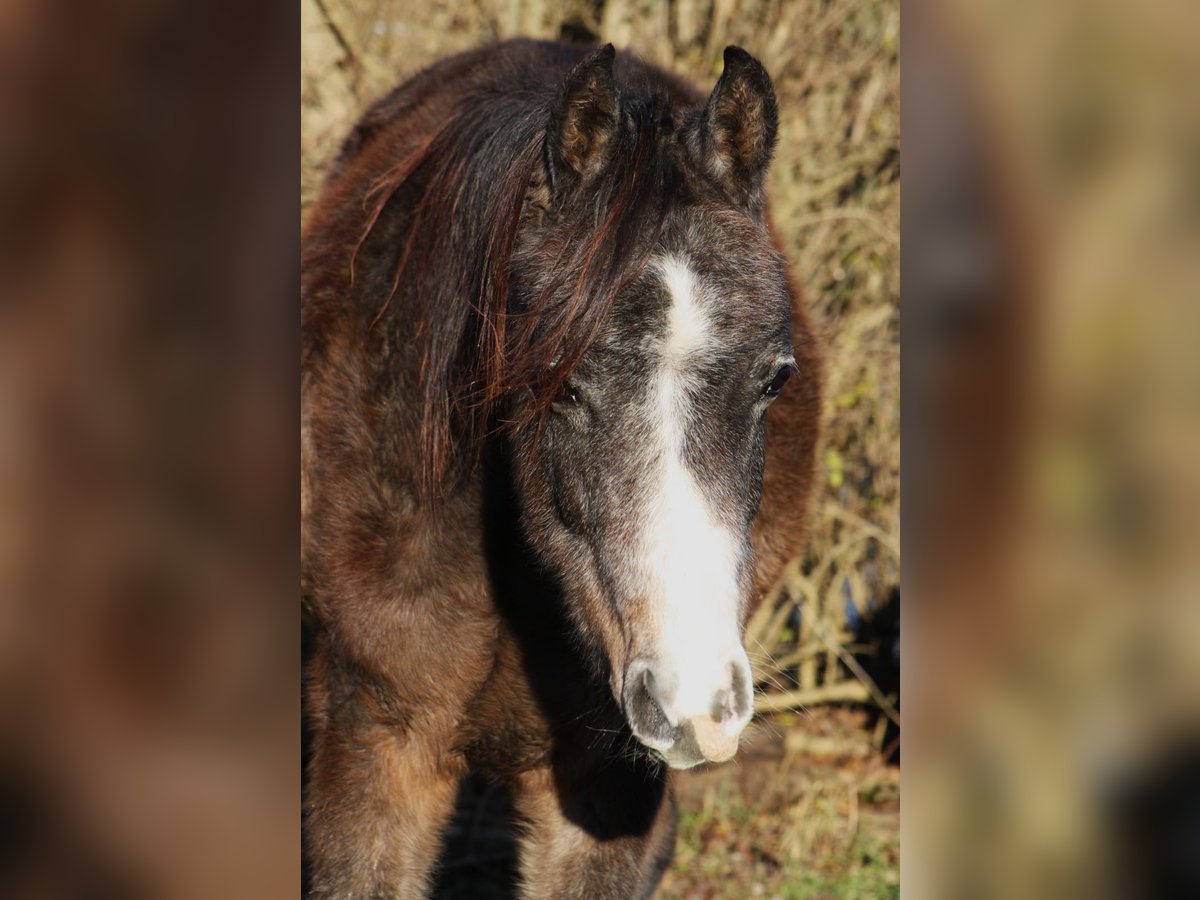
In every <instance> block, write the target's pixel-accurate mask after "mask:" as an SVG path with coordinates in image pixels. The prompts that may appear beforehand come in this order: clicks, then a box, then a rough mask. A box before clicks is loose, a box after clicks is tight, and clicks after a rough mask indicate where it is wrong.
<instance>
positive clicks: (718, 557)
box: [638, 256, 744, 725]
mask: <svg viewBox="0 0 1200 900" xmlns="http://www.w3.org/2000/svg"><path fill="white" fill-rule="evenodd" d="M654 269H655V271H656V272H657V274H658V275H659V277H660V278H661V279H662V282H663V284H664V286H665V287H666V289H667V293H668V296H669V298H670V308H669V311H668V314H667V330H666V334H665V336H664V339H663V343H662V348H661V353H660V357H659V361H658V369H657V372H656V373H655V376H654V378H655V382H654V386H653V388H652V390H651V396H650V400H649V404H648V408H647V409H648V414H649V415H650V416H652V417H653V422H652V427H651V429H650V432H651V434H652V435H653V439H652V440H653V447H652V448H649V449H650V450H651V452H653V454H654V456H655V458H656V459H657V460H658V462H657V471H656V472H655V474H654V476H653V481H652V482H651V483H650V485H649V491H648V500H649V502H648V504H647V507H646V513H647V514H646V517H645V520H644V523H643V525H642V531H641V535H640V540H639V548H638V557H639V568H640V573H639V574H640V576H641V577H642V578H643V579H644V580H645V588H646V595H647V598H648V601H649V603H650V615H651V620H652V622H653V625H652V628H653V631H654V635H653V637H652V643H653V649H652V651H651V652H653V653H654V654H655V656H656V657H657V659H658V660H659V667H658V672H659V675H660V677H661V678H665V680H667V681H668V682H672V681H673V682H674V683H665V684H660V685H659V690H660V693H661V696H660V699H662V700H663V707H664V709H663V711H664V712H665V713H666V715H667V718H668V720H670V721H671V724H672V725H674V724H677V723H678V721H679V720H680V719H682V718H685V717H689V716H695V715H704V714H708V713H709V711H710V710H711V708H712V701H713V697H714V696H715V695H716V694H717V692H718V691H720V690H722V689H724V688H726V687H728V686H729V684H728V665H729V663H730V662H732V661H733V659H734V658H735V657H739V655H740V658H741V659H744V651H743V650H742V648H741V641H740V637H739V634H738V607H739V596H740V591H739V585H738V575H737V572H738V564H739V561H740V554H741V549H740V548H741V542H740V541H739V539H738V537H737V535H735V534H734V532H733V531H732V530H731V529H730V528H728V527H727V526H725V525H723V524H722V523H721V522H720V521H719V518H718V516H717V515H716V513H715V510H714V509H713V508H712V504H711V502H710V501H709V499H708V498H707V497H706V496H705V494H704V491H703V490H702V488H701V486H700V485H699V483H698V482H697V480H696V477H695V475H694V474H693V472H692V471H691V470H690V469H689V468H688V465H687V463H686V461H685V459H684V444H685V440H686V436H687V433H688V429H689V416H690V409H689V407H690V399H689V388H691V387H692V386H693V384H694V378H693V375H692V372H693V371H694V370H695V367H696V361H697V358H698V357H699V356H702V355H703V354H705V352H706V351H708V350H710V349H711V347H712V345H713V343H714V335H713V330H712V327H711V321H710V317H709V314H708V311H707V309H706V304H707V303H711V302H714V300H715V299H716V298H713V297H711V296H708V295H707V294H706V293H705V287H704V285H703V284H701V283H700V281H699V279H698V278H697V277H696V274H695V272H694V271H693V270H692V269H691V267H690V266H689V265H688V263H687V261H686V260H684V259H681V258H680V257H677V256H664V257H660V258H658V259H656V260H655V262H654Z"/></svg>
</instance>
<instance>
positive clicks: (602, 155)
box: [546, 44, 617, 192]
mask: <svg viewBox="0 0 1200 900" xmlns="http://www.w3.org/2000/svg"><path fill="white" fill-rule="evenodd" d="M615 55H616V51H615V50H613V45H612V44H605V45H604V46H603V47H601V48H600V49H599V50H596V51H594V52H593V53H591V54H589V55H588V56H587V57H585V58H584V59H583V60H582V61H581V62H580V63H579V64H578V65H576V66H575V68H574V69H572V70H571V71H570V73H569V74H568V75H567V79H566V81H565V82H564V84H563V87H562V91H561V92H560V93H559V96H558V101H557V103H556V104H555V107H554V111H553V112H552V113H551V115H550V125H549V128H548V129H547V132H546V164H547V168H548V169H549V174H550V188H551V190H552V191H555V192H557V191H559V190H561V189H562V188H563V187H564V186H566V185H568V184H572V183H576V182H578V181H582V180H587V179H588V178H589V177H591V176H592V175H594V174H595V172H596V171H597V170H598V169H600V167H602V166H603V165H604V163H605V162H606V161H607V159H608V152H609V149H610V148H611V146H612V143H613V138H614V137H615V135H616V132H617V89H616V85H615V84H614V83H613V57H614V56H615Z"/></svg>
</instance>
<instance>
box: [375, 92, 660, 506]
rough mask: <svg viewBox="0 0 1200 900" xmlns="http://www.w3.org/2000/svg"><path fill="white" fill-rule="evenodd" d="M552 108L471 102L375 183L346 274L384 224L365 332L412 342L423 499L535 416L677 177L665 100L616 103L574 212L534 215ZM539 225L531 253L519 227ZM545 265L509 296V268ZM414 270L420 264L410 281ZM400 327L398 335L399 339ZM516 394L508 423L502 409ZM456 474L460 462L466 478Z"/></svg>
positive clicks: (538, 209) (646, 243) (516, 100)
mask: <svg viewBox="0 0 1200 900" xmlns="http://www.w3.org/2000/svg"><path fill="white" fill-rule="evenodd" d="M555 100H556V96H555V95H554V94H553V93H549V92H545V91H543V92H540V93H539V92H537V91H535V90H523V91H512V90H509V91H504V92H501V91H499V90H496V89H490V90H477V91H475V92H474V93H473V94H471V95H469V96H468V97H467V98H466V99H465V101H464V102H462V103H461V104H460V105H459V106H458V107H457V109H455V110H454V112H453V113H452V114H451V116H450V117H449V118H448V119H447V120H446V121H445V122H444V123H443V124H442V125H441V127H440V128H439V129H438V130H437V131H435V132H434V133H433V134H432V135H431V136H429V137H427V138H426V139H424V140H422V141H421V142H420V143H419V144H418V145H417V146H416V147H415V148H414V149H412V150H411V151H410V152H409V153H408V154H407V155H405V156H404V158H403V159H401V160H400V161H399V162H398V163H397V164H396V165H395V166H394V167H393V168H392V169H391V170H390V171H388V172H387V173H386V174H385V175H384V176H383V177H382V178H380V179H379V180H377V181H376V182H375V183H374V184H373V185H372V187H371V190H370V191H369V192H368V195H367V197H366V198H365V199H364V204H369V206H368V216H367V219H366V224H365V226H364V228H363V231H362V233H361V234H360V235H359V239H358V242H357V245H356V247H355V252H354V257H353V258H352V261H351V278H352V279H353V277H354V274H353V273H354V266H355V262H356V261H357V257H358V255H359V253H360V251H361V250H362V248H363V247H364V245H365V244H366V243H367V242H368V241H370V240H371V239H372V237H373V235H374V233H375V232H376V231H377V230H379V226H380V224H381V222H382V220H384V219H385V218H390V219H394V220H395V222H396V223H397V227H396V228H395V230H389V232H388V234H387V240H388V241H391V242H392V246H393V247H394V250H393V253H392V257H391V260H390V263H389V266H390V280H389V283H390V291H388V292H386V294H385V295H384V296H381V297H374V296H373V297H371V298H370V299H369V301H368V302H369V303H373V304H376V308H374V309H370V310H368V311H367V313H368V314H367V319H368V321H369V322H370V327H371V329H376V328H382V329H387V330H389V331H392V332H394V333H395V335H396V336H397V339H399V333H400V332H399V329H400V328H401V327H402V328H403V333H405V334H407V335H409V336H410V337H409V339H410V340H411V339H412V338H411V336H412V335H416V340H417V342H418V345H419V352H420V359H421V365H420V395H419V397H417V398H415V402H414V406H417V407H419V408H420V409H421V411H422V415H421V421H420V439H419V440H420V446H421V447H422V448H423V468H422V477H421V485H422V487H423V489H424V492H425V493H426V495H427V496H428V497H429V498H434V497H437V496H438V495H439V494H440V493H441V492H442V491H443V490H444V489H445V488H446V486H447V482H448V480H450V479H451V478H452V476H453V473H454V472H455V470H456V468H457V467H458V463H459V462H467V463H469V461H470V460H472V459H474V458H475V456H476V455H477V454H478V451H479V449H480V447H481V445H482V442H483V440H484V439H485V438H486V437H487V435H488V434H490V433H492V432H493V431H494V430H495V429H497V428H520V427H525V426H528V425H531V424H534V421H533V420H535V419H537V418H538V417H540V416H541V415H543V414H544V413H545V412H546V410H547V409H548V408H549V405H550V403H551V401H552V400H553V398H554V397H555V395H556V394H557V393H558V392H559V390H561V387H562V384H563V381H564V380H565V379H566V378H567V377H568V376H569V375H570V373H571V371H572V369H573V368H574V367H575V365H576V364H577V363H578V361H579V359H580V358H581V357H582V356H583V354H584V353H585V351H586V350H587V348H588V345H589V343H590V342H591V340H592V339H593V337H594V336H595V334H596V330H597V327H598V326H599V324H600V322H601V321H603V319H604V317H605V314H606V312H607V311H608V309H609V307H610V305H611V303H612V300H613V298H614V297H615V296H616V294H617V293H618V292H619V291H620V290H621V288H622V287H623V286H624V285H625V284H627V283H628V282H629V280H631V279H632V278H633V277H635V276H636V274H637V272H638V271H639V270H640V269H641V268H642V266H643V265H644V264H645V262H646V258H647V255H648V252H649V250H650V248H651V247H652V246H653V243H654V240H655V239H656V237H657V236H658V234H659V233H660V231H661V229H662V227H663V222H664V219H665V217H666V214H667V211H668V210H669V209H670V208H671V206H672V204H673V203H674V202H675V200H676V198H677V196H678V194H679V190H680V187H681V185H682V178H681V176H680V173H679V170H678V165H677V161H676V160H674V159H673V158H672V156H671V153H670V152H669V149H668V147H667V144H666V142H664V140H663V138H665V137H668V136H669V135H670V134H671V132H672V130H673V129H674V127H675V124H674V123H673V121H672V119H671V116H670V106H669V101H668V99H667V98H666V97H665V96H663V95H661V94H658V93H649V94H643V95H626V96H624V97H622V101H621V119H622V127H621V128H620V129H619V133H618V135H617V138H616V139H617V142H618V143H617V146H616V147H615V148H614V152H613V157H612V158H613V159H614V160H615V163H614V164H613V165H611V166H609V167H607V168H606V169H605V170H604V171H603V172H601V173H600V174H599V175H598V176H597V179H596V181H595V182H594V183H593V184H591V185H589V188H588V191H587V194H586V195H585V197H584V198H583V199H584V201H585V202H583V203H579V204H577V205H573V204H571V203H564V204H561V207H560V208H547V206H548V203H549V201H548V197H549V196H550V194H549V191H548V190H547V186H546V184H545V181H546V177H545V160H544V158H543V155H544V153H545V149H544V147H545V131H546V125H547V123H548V122H549V119H550V116H551V110H552V107H553V104H554V101H555ZM541 219H549V220H551V221H552V222H553V225H552V226H551V227H550V228H549V229H548V230H546V231H544V233H543V234H541V236H540V238H539V239H538V240H537V241H536V242H534V241H532V240H531V239H529V238H526V239H525V240H523V241H519V240H518V236H519V234H520V233H521V229H522V226H523V225H534V226H536V225H537V224H538V222H539V220H541ZM535 256H540V257H542V258H544V259H549V260H550V261H551V271H553V272H554V273H555V276H554V278H553V279H552V280H550V281H547V282H545V283H542V284H538V285H534V286H529V287H532V288H533V291H532V292H531V293H529V294H527V296H526V297H525V298H524V299H523V300H522V299H519V298H517V297H516V296H514V292H513V290H512V287H513V276H514V270H516V269H519V268H520V264H521V260H522V258H526V259H528V258H532V257H535ZM416 259H421V260H426V261H430V260H431V261H434V263H433V266H432V271H428V272H417V271H415V267H414V266H413V265H412V264H413V261H414V260H416ZM401 323H403V326H401ZM517 391H526V392H529V395H530V398H531V399H532V403H526V404H522V405H521V409H522V410H523V412H522V413H521V414H520V415H517V416H513V415H512V414H511V413H509V412H508V411H507V410H506V409H505V400H506V398H508V397H510V396H511V395H512V394H513V393H514V392H517ZM468 467H469V465H468Z"/></svg>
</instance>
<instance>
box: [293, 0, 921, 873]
mask: <svg viewBox="0 0 1200 900" xmlns="http://www.w3.org/2000/svg"><path fill="white" fill-rule="evenodd" d="M301 10H302V27H303V32H302V34H303V37H302V63H301V86H302V94H301V96H302V110H301V158H302V177H301V191H300V193H301V204H302V206H304V207H306V206H307V205H308V204H309V203H311V201H312V199H313V197H314V195H315V193H316V191H317V190H318V188H319V184H320V179H321V173H322V172H323V169H324V166H325V165H326V164H327V161H328V160H329V158H330V156H331V154H332V153H333V152H334V151H335V149H336V147H337V146H338V144H339V142H340V140H341V138H342V136H343V135H344V134H345V132H346V131H347V130H348V129H349V127H350V125H351V124H352V123H353V121H354V119H355V118H356V117H357V115H358V114H359V113H360V112H361V111H362V109H363V108H364V107H365V106H366V104H367V103H369V102H370V101H371V100H373V99H375V98H376V97H378V96H380V95H382V94H383V93H385V92H386V91H387V90H389V89H390V88H391V87H393V86H394V85H395V84H396V83H397V82H399V81H400V80H402V79H404V78H406V77H408V76H409V75H411V74H413V73H414V72H416V71H417V70H418V69H420V68H422V67H423V66H425V65H427V64H429V63H430V62H432V61H434V60H435V59H437V58H438V57H441V56H443V55H445V54H448V53H453V52H456V51H459V50H464V49H467V48H469V47H472V46H475V45H477V44H479V43H481V42H484V41H489V40H495V39H501V38H506V37H512V36H515V35H528V36H532V37H542V38H567V39H577V40H578V39H583V40H592V39H597V38H600V37H601V36H602V39H603V40H609V41H612V42H613V43H615V44H616V45H617V46H618V47H622V48H625V49H629V50H632V51H634V52H636V53H639V54H640V55H642V56H643V57H645V58H647V59H649V60H651V61H654V62H656V63H658V64H661V65H663V66H665V67H666V68H669V69H672V70H674V71H676V72H678V73H680V74H682V75H684V76H686V77H688V78H690V79H691V80H693V81H694V82H695V83H697V84H698V85H701V86H705V87H707V86H708V85H710V84H711V83H712V82H713V81H714V79H715V77H716V76H717V74H719V71H720V65H721V62H720V61H721V52H722V50H723V48H724V46H725V45H726V44H729V43H736V44H740V45H741V46H743V47H745V48H746V49H748V50H749V51H750V52H752V53H754V54H755V55H756V56H757V57H758V58H759V59H760V60H762V62H763V63H764V65H766V67H767V69H768V71H770V72H771V74H772V76H773V78H774V79H775V85H776V90H777V93H778V96H779V101H780V111H781V117H782V122H781V137H780V142H779V150H778V154H777V157H776V162H775V163H774V166H773V169H772V172H771V180H770V193H771V198H772V211H773V217H774V221H775V226H776V229H777V231H778V233H779V235H780V236H781V238H782V240H783V243H784V246H785V248H786V249H787V251H788V253H789V255H790V257H791V259H792V261H793V263H794V267H795V271H796V273H797V276H798V278H799V280H800V281H801V283H802V284H803V285H804V287H805V289H806V292H807V295H808V299H809V302H810V304H811V307H812V309H813V312H814V314H815V318H816V321H817V323H818V326H819V328H820V329H821V332H822V334H823V337H824V340H825V346H826V347H827V360H828V371H827V394H826V400H825V410H824V413H825V414H824V428H825V434H824V440H823V443H822V449H821V451H820V463H819V464H820V467H821V475H822V477H821V479H820V490H819V491H818V492H817V495H816V497H815V498H814V502H813V516H812V538H811V541H810V546H809V551H808V554H807V556H806V557H805V558H803V559H800V560H796V561H795V563H794V564H793V566H792V567H791V568H790V569H789V571H788V573H787V576H786V577H785V579H784V580H783V582H782V583H781V584H780V585H779V588H778V590H777V591H775V592H774V594H773V595H772V597H771V598H770V601H769V602H768V603H767V604H765V605H764V607H763V609H762V611H761V612H760V614H759V615H758V616H756V618H755V620H754V621H753V622H752V623H751V629H750V637H749V640H748V642H747V645H748V647H750V649H751V651H752V656H753V657H754V662H755V666H756V670H757V674H758V678H759V684H760V689H761V690H762V691H763V693H762V694H761V695H760V706H761V707H762V708H763V709H764V711H765V710H772V711H774V710H779V709H786V708H797V707H799V708H800V709H801V715H804V713H803V707H804V706H810V705H814V704H816V703H819V702H821V701H823V700H825V699H833V700H843V701H844V700H855V701H878V702H880V703H881V704H882V705H883V706H884V707H885V708H886V707H888V706H889V705H890V700H889V699H888V698H884V697H880V696H878V695H879V692H878V691H876V690H873V688H872V687H871V686H868V685H865V684H864V682H863V680H862V679H860V677H859V675H860V674H862V673H860V672H855V671H854V666H853V655H852V652H850V651H854V650H855V648H853V647H850V648H849V651H848V650H847V644H848V642H849V641H850V640H851V637H852V635H851V629H850V627H849V623H848V618H852V617H854V616H855V615H861V616H865V617H869V616H870V615H871V613H872V612H873V611H874V610H876V609H878V608H879V607H880V606H881V605H882V603H883V601H884V600H885V599H886V598H887V597H888V595H889V593H890V592H891V591H892V590H893V589H895V588H896V587H897V586H898V584H899V571H900V547H899V544H900V542H899V528H900V516H899V500H900V497H899V489H900V486H899V470H900V366H899V360H900V351H899V337H900V334H899V328H900V317H899V309H900V303H899V300H900V247H899V225H900V197H899V190H900V188H899V135H900V110H899V3H898V2H897V0H853V2H851V0H824V2H789V0H666V2H659V0H564V2H560V3H551V2H548V0H430V2H421V3H416V2H413V0H407V2H406V0H302V2H301ZM848 613H849V616H848ZM848 663H849V664H848ZM888 713H889V714H892V713H894V710H888ZM801 721H803V720H801ZM805 728H807V724H805ZM882 734H883V730H882V729H877V730H876V733H875V736H874V738H873V739H874V740H875V741H876V742H877V743H876V745H875V748H876V749H878V748H879V745H878V741H880V740H881V739H882ZM793 799H794V798H793ZM797 802H799V801H797ZM685 824H686V822H685ZM764 827H767V826H764ZM771 827H773V826H771ZM688 840H689V838H688V832H687V829H686V827H685V831H684V842H683V850H682V852H683V854H684V856H686V853H687V847H688V846H689V844H688ZM888 840H891V838H890V837H889V838H888ZM889 846H890V845H889ZM847 852H849V851H847ZM889 852H890V851H889ZM677 868H678V867H677ZM846 871H847V872H848V871H850V870H849V869H847V870H846ZM689 890H690V888H689ZM863 890H866V888H863ZM821 892H822V891H821V890H818V889H817V888H816V887H813V888H812V890H810V891H807V892H806V893H805V895H806V896H811V895H814V894H820V893H821ZM668 893H669V892H668ZM834 893H835V894H837V895H838V896H853V895H864V896H869V895H871V892H870V891H867V893H865V894H864V893H862V891H860V890H859V889H857V888H855V887H854V886H853V885H851V884H850V883H849V882H848V881H847V882H845V883H844V884H843V885H842V888H841V889H840V893H839V892H838V891H836V890H835V891H834ZM693 895H695V894H689V896H693ZM713 896H716V895H713ZM779 896H798V895H797V894H795V893H788V892H786V891H785V892H784V893H781V894H779Z"/></svg>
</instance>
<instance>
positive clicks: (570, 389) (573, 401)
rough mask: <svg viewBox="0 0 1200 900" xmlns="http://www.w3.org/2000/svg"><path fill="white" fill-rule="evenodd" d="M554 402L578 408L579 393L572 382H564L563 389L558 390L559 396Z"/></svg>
mask: <svg viewBox="0 0 1200 900" xmlns="http://www.w3.org/2000/svg"><path fill="white" fill-rule="evenodd" d="M554 402H555V403H556V404H559V405H562V406H578V405H579V391H578V390H577V389H576V388H575V385H573V384H571V382H569V381H564V382H563V384H562V387H560V388H559V389H558V395H557V396H556V397H555V398H554Z"/></svg>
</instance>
